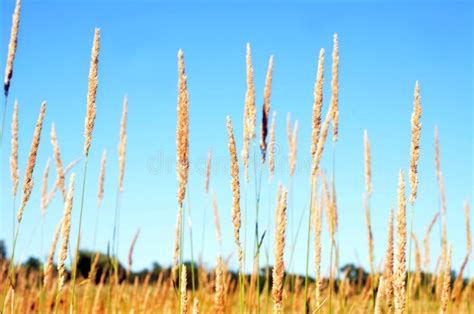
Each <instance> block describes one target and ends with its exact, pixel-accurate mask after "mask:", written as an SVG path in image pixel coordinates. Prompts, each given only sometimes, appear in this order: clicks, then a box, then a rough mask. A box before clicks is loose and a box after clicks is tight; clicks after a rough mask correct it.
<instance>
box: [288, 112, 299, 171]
mask: <svg viewBox="0 0 474 314" xmlns="http://www.w3.org/2000/svg"><path fill="white" fill-rule="evenodd" d="M297 139H298V120H296V121H295V125H294V127H293V135H292V136H291V148H290V159H289V162H290V165H289V166H290V176H293V175H294V174H295V168H296V153H297V149H298V145H297Z"/></svg>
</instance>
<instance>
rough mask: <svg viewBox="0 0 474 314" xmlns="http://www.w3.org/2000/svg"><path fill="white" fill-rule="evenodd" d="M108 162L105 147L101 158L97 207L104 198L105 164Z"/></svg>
mask: <svg viewBox="0 0 474 314" xmlns="http://www.w3.org/2000/svg"><path fill="white" fill-rule="evenodd" d="M106 163H107V151H106V150H105V149H104V151H103V152H102V158H101V160H100V175H99V187H98V191H97V208H100V205H101V204H102V199H103V198H104V181H105V165H106Z"/></svg>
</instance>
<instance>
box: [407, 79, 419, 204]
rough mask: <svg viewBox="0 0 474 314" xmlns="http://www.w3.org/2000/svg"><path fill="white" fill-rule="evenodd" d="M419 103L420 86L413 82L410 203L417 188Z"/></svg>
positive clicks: (412, 202)
mask: <svg viewBox="0 0 474 314" xmlns="http://www.w3.org/2000/svg"><path fill="white" fill-rule="evenodd" d="M420 118H421V105H420V86H419V85H418V81H416V83H415V93H414V101H413V113H412V115H411V147H410V171H409V174H408V176H409V178H410V188H411V193H410V203H411V204H412V205H413V204H414V203H415V199H416V194H417V190H418V159H419V158H420V133H421V122H420Z"/></svg>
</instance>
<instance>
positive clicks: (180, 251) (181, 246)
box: [178, 205, 186, 313]
mask: <svg viewBox="0 0 474 314" xmlns="http://www.w3.org/2000/svg"><path fill="white" fill-rule="evenodd" d="M179 210H180V211H181V221H180V224H181V227H180V228H181V232H180V233H179V267H178V287H179V288H178V312H179V313H180V312H181V281H182V280H181V274H182V271H183V255H184V253H183V252H184V250H183V246H184V221H185V220H186V211H185V210H183V206H182V205H181V206H180V207H179Z"/></svg>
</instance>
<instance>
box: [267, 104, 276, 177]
mask: <svg viewBox="0 0 474 314" xmlns="http://www.w3.org/2000/svg"><path fill="white" fill-rule="evenodd" d="M275 120H276V112H273V116H272V124H271V126H270V136H269V141H268V181H269V182H271V181H272V179H273V175H274V173H275Z"/></svg>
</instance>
